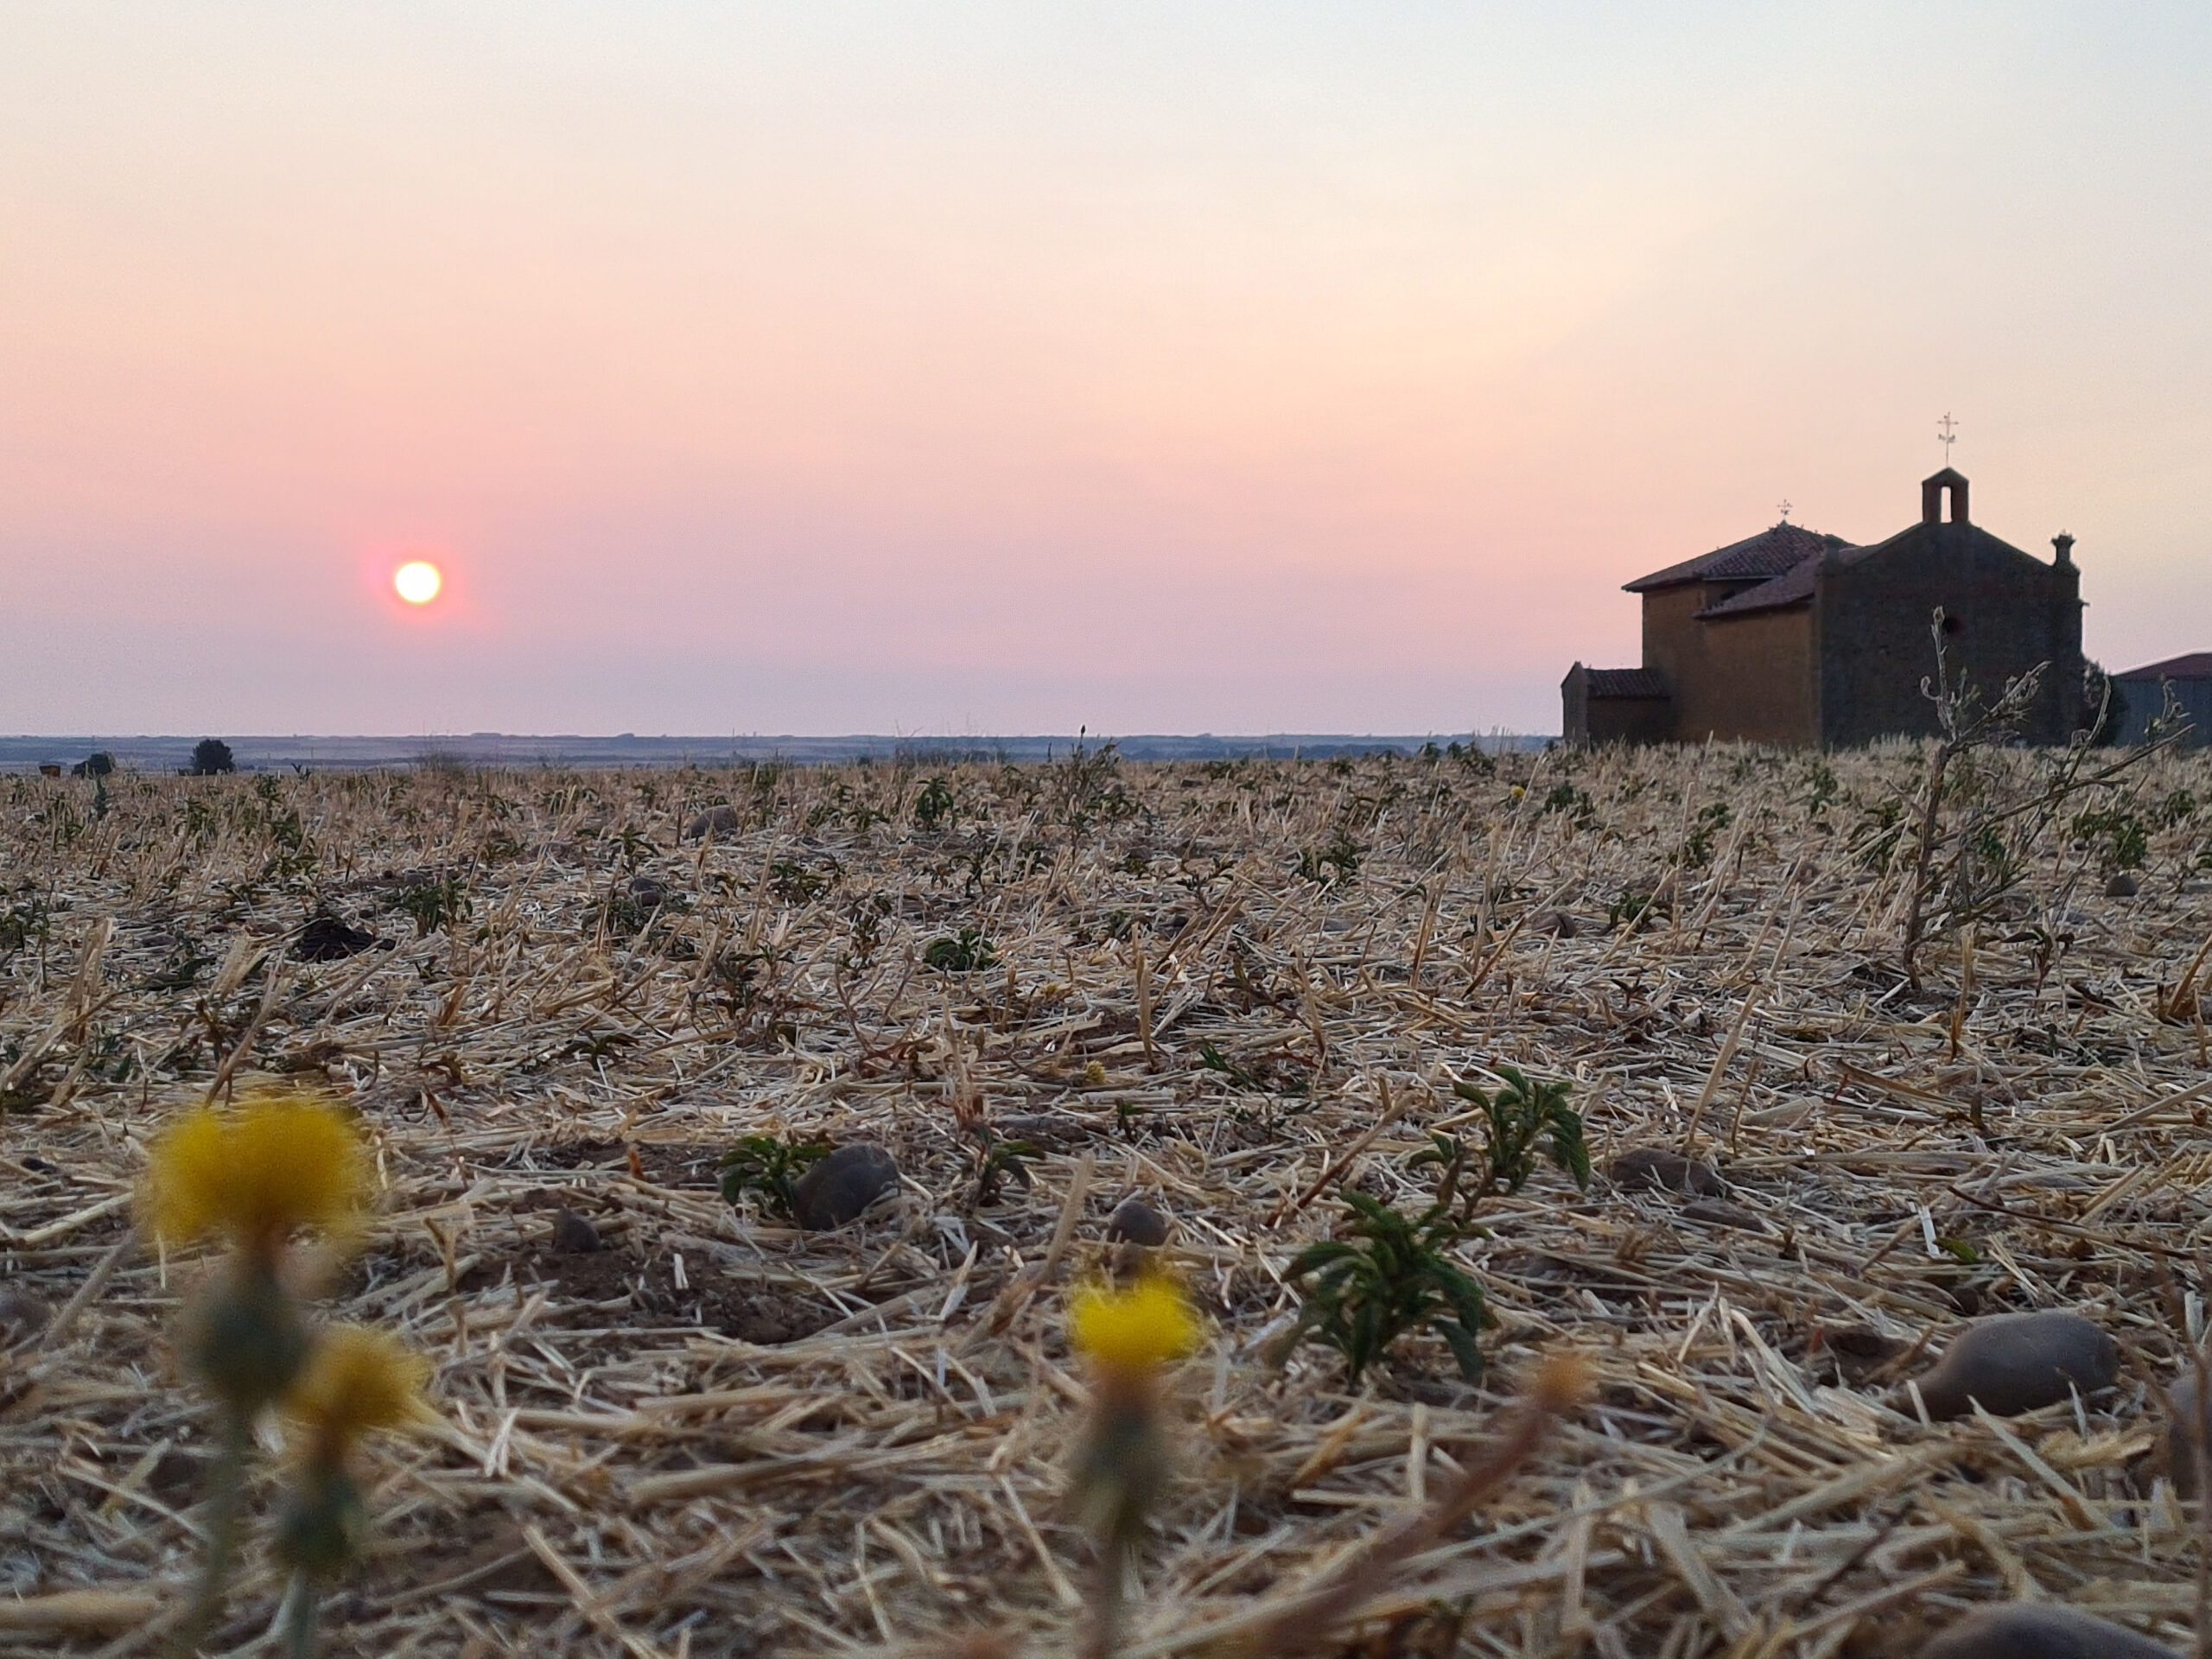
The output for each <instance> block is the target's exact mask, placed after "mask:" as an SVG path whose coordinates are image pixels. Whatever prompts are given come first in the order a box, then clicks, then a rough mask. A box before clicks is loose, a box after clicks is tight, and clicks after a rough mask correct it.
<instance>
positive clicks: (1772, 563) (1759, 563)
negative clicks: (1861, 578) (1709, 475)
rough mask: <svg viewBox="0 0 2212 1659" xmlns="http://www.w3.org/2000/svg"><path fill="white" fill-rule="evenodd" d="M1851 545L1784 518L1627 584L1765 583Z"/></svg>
mask: <svg viewBox="0 0 2212 1659" xmlns="http://www.w3.org/2000/svg"><path fill="white" fill-rule="evenodd" d="M1850 545H1851V543H1848V542H1847V541H1845V540H1844V539H1843V537H1840V536H1824V535H1822V534H1821V532H1820V531H1816V530H1808V529H1806V528H1805V526H1804V525H1802V524H1789V523H1788V522H1786V521H1785V522H1784V523H1782V524H1776V525H1774V526H1773V527H1772V528H1771V529H1768V530H1763V531H1760V532H1759V533H1758V535H1756V536H1747V537H1745V538H1744V539H1743V540H1742V541H1740V542H1732V543H1729V544H1728V545H1727V546H1726V547H1722V548H1715V549H1714V550H1713V551H1712V552H1710V553H1705V554H1700V556H1698V557H1696V558H1694V559H1685V560H1684V561H1683V562H1682V563H1680V564H1670V565H1669V566H1668V567H1667V568H1666V569H1664V570H1655V571H1653V572H1652V573H1651V574H1650V575H1648V576H1638V577H1637V579H1636V580H1635V581H1634V582H1627V583H1625V584H1624V587H1625V588H1626V590H1627V591H1628V592H1630V593H1631V594H1643V593H1649V592H1650V591H1651V590H1652V589H1653V588H1674V587H1679V586H1680V585H1681V583H1683V582H1765V581H1767V580H1769V579H1770V578H1771V577H1775V576H1779V575H1785V574H1787V573H1788V572H1789V571H1792V570H1795V569H1796V568H1797V567H1798V566H1800V565H1802V564H1803V563H1805V562H1806V561H1807V560H1808V559H1811V560H1815V561H1817V560H1818V559H1819V558H1820V557H1821V556H1822V555H1824V554H1827V553H1829V552H1831V551H1833V550H1836V549H1838V548H1844V547H1848V546H1850ZM1807 591H1808V592H1810V591H1811V590H1810V589H1809V588H1808V590H1807Z"/></svg>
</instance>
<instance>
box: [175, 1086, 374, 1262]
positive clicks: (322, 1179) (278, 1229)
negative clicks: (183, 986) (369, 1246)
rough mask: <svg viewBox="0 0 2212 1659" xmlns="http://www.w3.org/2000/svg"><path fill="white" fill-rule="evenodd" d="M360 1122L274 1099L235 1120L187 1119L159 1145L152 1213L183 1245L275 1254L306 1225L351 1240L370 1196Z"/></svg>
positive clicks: (309, 1104)
mask: <svg viewBox="0 0 2212 1659" xmlns="http://www.w3.org/2000/svg"><path fill="white" fill-rule="evenodd" d="M368 1184H369V1168H368V1160H367V1158H366V1157H365V1154H364V1153H363V1151H362V1147H361V1139H360V1136H359V1134H357V1133H356V1132H355V1130H354V1128H353V1124H352V1123H351V1122H349V1121H348V1120H347V1119H346V1117H344V1116H341V1115H340V1113H338V1112H337V1111H335V1110H334V1109H331V1108H330V1107H328V1106H324V1105H321V1104H318V1103H315V1102H313V1101H308V1100H300V1099H294V1098H290V1097H287V1096H272V1097H270V1098H266V1099H262V1100H257V1101H253V1102H251V1103H248V1104H247V1105H245V1107H242V1108H241V1109H239V1110H238V1111H237V1112H234V1113H232V1114H229V1115H227V1116H226V1115H224V1114H221V1113H218V1112H215V1111H213V1110H211V1109H208V1108H207V1107H204V1106H203V1107H200V1108H199V1109H196V1110H194V1111H192V1112H188V1113H187V1114H186V1115H185V1116H184V1118H183V1120H182V1121H181V1122H179V1123H177V1124H176V1125H175V1127H173V1128H170V1129H169V1131H168V1133H167V1134H165V1135H162V1138H161V1139H160V1140H159V1141H156V1143H155V1146H154V1149H153V1156H152V1167H151V1169H150V1171H149V1173H148V1176H147V1180H146V1189H145V1195H144V1206H145V1209H146V1211H147V1212H148V1213H149V1216H150V1217H151V1219H152V1221H153V1224H154V1228H155V1230H156V1231H157V1232H159V1233H160V1234H161V1235H162V1237H164V1238H166V1239H168V1240H169V1241H171V1242H172V1243H187V1242H188V1241H190V1240H192V1239H195V1238H199V1237H201V1236H204V1235H206V1234H208V1233H214V1232H219V1233H223V1234H226V1235H227V1236H229V1238H230V1239H231V1241H232V1243H236V1244H238V1245H240V1246H242V1247H245V1248H246V1249H259V1250H273V1249H275V1248H276V1247H277V1246H278V1245H280V1244H282V1243H283V1242H284V1240H285V1239H286V1238H288V1237H289V1236H291V1235H292V1234H293V1233H294V1232H296V1231H297V1230H300V1229H301V1228H303V1227H315V1228H320V1229H321V1230H324V1231H326V1232H343V1231H345V1230H346V1229H347V1227H348V1226H349V1225H350V1224H352V1223H353V1221H354V1220H355V1218H356V1217H358V1216H359V1212H360V1209H361V1206H362V1204H363V1202H364V1200H365V1198H366V1197H367V1193H368Z"/></svg>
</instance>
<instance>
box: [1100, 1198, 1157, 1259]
mask: <svg viewBox="0 0 2212 1659" xmlns="http://www.w3.org/2000/svg"><path fill="white" fill-rule="evenodd" d="M1167 1234H1168V1224H1167V1217H1165V1216H1163V1215H1161V1214H1160V1211H1157V1210H1155V1209H1154V1208H1153V1207H1152V1206H1151V1205H1148V1204H1147V1203H1146V1202H1145V1201H1144V1200H1143V1199H1142V1198H1124V1199H1122V1202H1121V1203H1120V1204H1119V1205H1116V1206H1115V1210H1114V1213H1113V1214H1112V1215H1111V1216H1109V1217H1107V1221H1106V1236H1107V1237H1108V1238H1109V1239H1111V1240H1112V1241H1114V1242H1115V1243H1117V1244H1121V1243H1127V1244H1143V1245H1146V1246H1148V1247H1150V1248H1152V1249H1158V1248H1159V1247H1160V1245H1162V1244H1165V1243H1166V1242H1167Z"/></svg>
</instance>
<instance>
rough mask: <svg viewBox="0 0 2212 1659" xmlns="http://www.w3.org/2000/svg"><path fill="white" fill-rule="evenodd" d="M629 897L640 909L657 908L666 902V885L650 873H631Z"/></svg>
mask: <svg viewBox="0 0 2212 1659" xmlns="http://www.w3.org/2000/svg"><path fill="white" fill-rule="evenodd" d="M630 897H631V898H632V899H635V900H636V901H637V904H638V907H639V909H640V910H658V909H659V908H660V907H661V906H663V905H664V904H666V903H667V902H668V886H667V884H666V883H665V882H663V881H657V880H654V879H653V878H652V876H650V875H633V876H632V877H631V878H630Z"/></svg>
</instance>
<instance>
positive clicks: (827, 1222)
mask: <svg viewBox="0 0 2212 1659" xmlns="http://www.w3.org/2000/svg"><path fill="white" fill-rule="evenodd" d="M898 1187H899V1165H898V1163H897V1162H896V1160H893V1158H892V1156H891V1154H889V1153H887V1152H886V1151H885V1150H884V1149H883V1148H882V1147H878V1146H871V1145H869V1144H868V1142H866V1141H858V1142H855V1144H854V1145H852V1146H849V1147H838V1148H837V1150H836V1151H835V1152H833V1153H831V1154H829V1156H828V1157H826V1158H823V1159H822V1160H819V1161H818V1162H817V1163H816V1164H815V1165H814V1166H813V1167H812V1168H810V1169H809V1170H808V1171H807V1172H806V1173H805V1174H804V1175H802V1176H800V1177H799V1178H798V1183H797V1184H796V1185H794V1186H793V1187H792V1188H791V1214H792V1215H793V1216H794V1217H797V1218H798V1224H799V1225H800V1226H802V1227H804V1228H805V1229H806V1230H807V1231H809V1232H810V1233H823V1232H827V1231H829V1230H830V1229H831V1228H833V1227H842V1226H843V1225H845V1224H846V1223H848V1222H850V1221H857V1220H858V1219H859V1218H860V1214H861V1211H863V1210H865V1209H867V1208H868V1205H871V1204H874V1202H875V1201H876V1200H877V1199H878V1198H881V1197H883V1195H884V1194H885V1193H887V1192H896V1191H897V1190H898Z"/></svg>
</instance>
